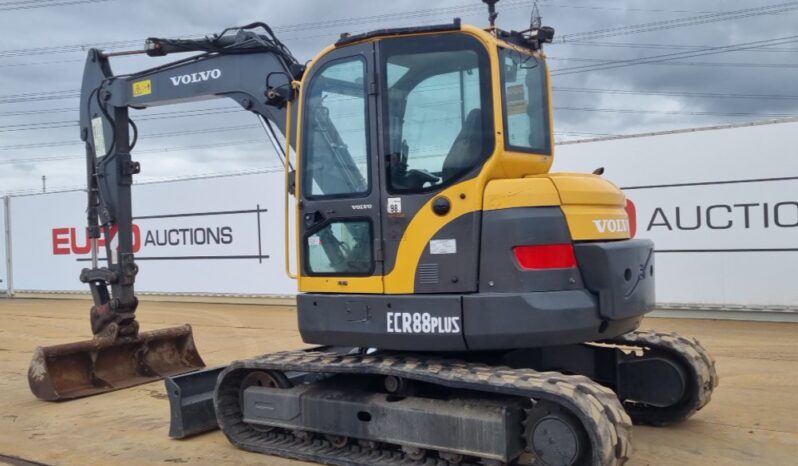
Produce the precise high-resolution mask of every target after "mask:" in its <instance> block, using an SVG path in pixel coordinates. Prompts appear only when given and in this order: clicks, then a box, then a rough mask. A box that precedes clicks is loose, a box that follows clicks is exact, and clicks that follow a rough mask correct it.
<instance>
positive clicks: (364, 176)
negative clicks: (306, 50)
mask: <svg viewBox="0 0 798 466" xmlns="http://www.w3.org/2000/svg"><path fill="white" fill-rule="evenodd" d="M496 1H497V0H486V1H485V3H487V4H488V9H489V15H490V16H489V17H490V23H489V26H488V27H487V28H478V27H474V26H468V25H464V24H461V23H460V21H459V20H458V19H455V20H454V21H453V22H452V23H449V24H441V25H433V26H422V27H409V28H396V29H381V30H376V31H372V32H367V33H363V34H358V35H349V34H344V35H341V37H340V39H339V40H338V41H337V42H335V43H334V44H333V45H330V46H329V47H327V48H326V49H324V50H323V51H321V52H320V53H319V54H318V55H317V56H316V57H315V58H314V59H313V60H310V61H309V62H308V63H307V64H301V63H300V62H299V61H298V60H296V58H294V56H293V55H292V54H291V52H290V50H289V49H288V48H287V47H286V46H285V45H284V44H283V43H281V42H280V41H279V40H278V39H277V38H276V37H275V35H274V34H273V33H272V31H271V29H270V28H269V27H268V26H267V25H266V24H263V23H254V24H250V25H247V26H243V27H236V28H230V29H226V30H224V31H223V32H222V33H220V34H217V35H213V36H210V37H207V38H204V39H190V40H175V39H162V38H151V39H148V40H147V41H146V47H145V49H144V50H140V51H131V52H116V53H105V52H102V51H100V50H96V49H92V50H90V51H89V53H88V60H87V62H86V65H85V74H84V79H83V87H82V95H81V102H80V105H81V107H80V132H81V138H82V140H83V141H85V147H86V155H87V158H86V161H87V165H86V168H87V180H88V190H87V193H88V210H87V214H88V234H89V236H90V238H91V241H92V245H93V253H92V260H93V263H92V266H91V267H90V268H87V269H84V270H83V272H82V274H81V280H82V281H84V282H85V283H87V284H88V285H89V286H90V288H91V291H92V295H93V299H94V306H93V307H92V310H91V325H92V330H93V332H94V334H95V338H94V339H93V340H91V341H87V342H78V343H72V344H68V345H59V346H56V347H47V348H39V349H37V351H36V354H35V355H34V358H33V361H32V363H31V368H30V371H29V381H30V386H31V389H32V390H33V392H34V393H35V394H36V395H37V396H38V397H40V398H42V399H47V400H63V399H69V398H76V397H80V396H86V395H91V394H95V393H102V392H106V391H109V390H112V389H116V388H121V387H127V386H131V385H134V384H137V383H143V382H147V381H151V380H155V379H158V378H160V377H167V376H173V375H175V374H179V373H182V372H188V371H192V370H196V369H199V368H201V367H203V366H204V364H203V362H202V359H201V358H200V356H199V353H198V352H197V350H196V348H195V347H194V340H193V337H192V334H191V329H190V327H188V326H185V327H178V328H174V329H166V330H157V331H154V332H139V331H138V324H137V321H136V318H135V311H136V307H137V300H136V297H135V294H134V288H133V287H134V282H135V277H136V274H137V271H138V268H137V266H136V263H135V259H134V255H133V249H132V246H133V243H132V209H131V185H132V180H133V176H134V175H136V174H137V173H139V171H140V165H139V163H138V162H135V161H133V160H132V158H131V152H132V149H133V147H134V146H135V143H136V139H137V132H138V130H137V129H136V126H135V124H134V122H133V120H132V119H131V118H130V112H131V109H135V110H137V111H138V110H141V109H145V108H150V107H156V106H159V105H169V104H174V103H182V102H189V101H195V100H199V99H209V98H227V99H232V100H233V101H235V102H236V103H237V104H238V105H239V106H240V107H242V108H243V109H244V110H246V111H249V112H252V113H254V114H255V115H256V116H257V117H258V118H259V119H260V120H261V122H262V123H263V125H264V127H265V128H266V130H267V134H268V135H269V137H270V139H272V141H273V142H274V143H275V145H276V147H277V148H278V155H280V156H281V157H282V161H283V164H284V167H285V185H286V186H285V203H286V213H285V216H286V217H285V220H286V230H285V231H286V245H285V246H286V269H287V272H288V273H289V274H290V275H292V276H294V277H295V278H297V280H298V288H299V294H298V296H297V300H296V304H297V315H298V326H299V331H300V334H301V336H302V339H303V341H304V342H306V343H308V344H315V345H319V346H316V347H313V348H310V349H305V350H298V351H287V352H279V353H272V354H265V355H262V356H259V357H256V358H253V359H244V360H240V361H235V362H232V363H231V364H229V365H227V366H224V367H220V368H215V369H210V370H204V371H199V372H196V373H194V374H188V375H185V376H179V377H170V378H169V379H168V380H167V387H172V388H173V389H174V394H175V395H178V396H179V397H182V398H183V400H182V402H184V403H187V404H185V405H179V406H177V407H175V406H174V405H173V413H172V414H173V421H174V417H175V416H178V417H180V416H188V417H191V416H193V417H194V419H195V420H197V419H200V418H202V417H203V416H205V418H208V417H210V418H212V424H213V427H216V426H217V425H218V427H220V428H221V429H222V431H223V432H224V434H225V435H226V436H227V438H228V439H229V440H230V442H232V444H233V445H235V446H237V447H239V448H241V449H244V450H248V451H252V452H258V453H263V454H268V455H279V456H284V457H289V458H295V459H300V460H306V461H313V462H319V463H326V464H335V465H363V466H370V465H416V464H417V465H421V464H423V465H454V464H464V465H465V464H468V465H476V464H479V465H503V464H537V465H547V466H576V465H601V466H616V465H622V464H624V463H625V462H626V461H627V459H628V458H629V456H630V454H631V449H632V443H631V434H632V423H639V424H650V425H665V424H670V423H673V422H677V421H681V420H683V419H686V418H688V417H690V416H691V415H693V414H694V413H695V412H696V411H698V410H699V409H701V408H703V407H704V406H705V405H706V404H707V403H708V402H709V399H710V395H711V394H712V391H713V389H714V388H715V387H716V385H717V383H718V377H717V374H716V371H715V367H714V362H713V360H712V358H711V357H710V356H709V354H708V353H707V351H706V350H705V349H704V348H703V347H702V346H701V345H700V344H699V342H698V341H696V340H695V339H694V338H689V337H683V336H680V335H677V334H673V333H657V332H653V331H639V330H638V326H639V325H640V322H641V320H642V318H643V316H644V315H645V314H646V313H648V312H649V311H651V310H652V309H653V307H654V303H655V294H654V274H655V265H654V245H653V243H652V242H651V241H649V240H645V239H635V238H632V237H631V235H630V228H629V220H628V216H627V213H626V210H625V206H626V198H625V196H624V194H623V193H622V192H621V191H620V190H619V189H618V188H617V187H616V186H615V185H614V184H612V183H611V182H609V181H607V180H606V179H605V178H603V177H602V176H600V175H599V174H580V173H552V172H550V168H551V165H552V161H553V157H554V139H553V121H552V120H553V118H552V103H551V102H552V96H551V79H550V75H549V72H548V68H547V65H546V59H545V55H544V53H543V51H542V47H543V45H544V44H546V43H550V42H551V41H552V37H553V35H554V30H553V29H552V28H549V27H543V26H540V25H536V26H535V27H531V28H530V29H528V30H524V31H505V30H501V29H499V28H498V27H496V25H495V19H496V16H497V14H496V10H495V3H496ZM135 53H141V54H146V55H149V56H154V57H163V56H166V55H171V54H177V53H190V55H188V56H187V57H185V58H181V59H179V60H177V61H173V62H170V63H166V64H162V65H159V66H156V67H153V68H150V69H146V70H143V71H140V72H136V73H131V74H125V75H114V74H113V72H112V71H111V68H110V65H109V61H110V59H111V58H112V57H116V56H119V55H128V54H135ZM264 189H267V188H266V187H264ZM290 196H293V199H294V200H293V201H292V203H291V202H289V200H290V199H291V197H290ZM291 210H293V211H294V213H295V218H294V220H293V221H295V228H294V229H289V228H288V222H289V220H290V217H289V211H291ZM103 243H104V244H103ZM291 243H293V245H294V247H295V252H294V254H293V255H291V254H289V252H290V250H289V246H290V244H291ZM100 245H103V246H104V256H105V257H104V260H105V261H106V262H107V264H106V266H103V267H101V266H100V265H99V260H100V259H101V258H100V257H99V256H100V255H101V254H100V252H99V247H100ZM291 257H294V258H295V260H291ZM293 264H296V265H295V271H294V270H291V269H292V268H294V267H292V265H293ZM203 374H205V376H207V374H211V379H210V382H209V383H206V386H205V387H204V388H203V389H202V390H199V391H196V390H195V391H194V392H190V391H186V392H183V393H182V394H181V393H179V388H180V385H179V384H177V385H175V382H176V381H179V380H180V379H181V377H187V378H188V380H195V381H196V380H199V379H198V378H193V377H195V376H196V377H200V376H202V375H203ZM192 378H193V379H192ZM170 383H171V385H170ZM170 396H172V393H171V392H170ZM189 398H190V399H192V401H187V399H189ZM191 403H195V405H193V406H194V408H196V409H195V411H193V412H189V411H190V410H188V411H187V410H183V408H185V406H188V405H191ZM181 410H182V411H181ZM203 412H204V414H202V413H203ZM206 420H207V419H206ZM197 422H198V421H197ZM189 424H191V423H190V422H189ZM206 427H209V426H206ZM200 430H202V429H201V428H199V427H197V426H196V425H195V426H193V427H192V426H188V427H187V429H186V430H185V431H183V434H186V435H187V434H190V433H196V432H198V431H200ZM174 436H176V437H181V436H184V435H181V434H180V433H178V434H176V435H174Z"/></svg>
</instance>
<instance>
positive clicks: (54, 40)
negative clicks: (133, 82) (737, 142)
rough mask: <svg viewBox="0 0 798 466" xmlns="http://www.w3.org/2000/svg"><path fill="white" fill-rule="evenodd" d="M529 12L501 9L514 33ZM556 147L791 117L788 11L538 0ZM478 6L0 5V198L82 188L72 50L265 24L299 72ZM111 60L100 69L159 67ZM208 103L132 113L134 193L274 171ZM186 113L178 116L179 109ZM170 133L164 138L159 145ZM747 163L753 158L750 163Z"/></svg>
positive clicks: (693, 2)
mask: <svg viewBox="0 0 798 466" xmlns="http://www.w3.org/2000/svg"><path fill="white" fill-rule="evenodd" d="M533 4H534V2H533V1H527V0H501V1H499V3H498V4H497V9H498V12H499V16H498V19H497V25H498V26H499V27H500V28H502V29H507V30H512V29H514V30H521V29H526V28H527V27H528V25H529V20H530V14H531V12H532V7H533ZM537 4H538V9H539V11H540V15H541V16H542V18H543V24H544V25H549V26H552V27H554V28H555V30H556V35H555V42H554V43H553V44H549V45H548V46H547V47H546V54H547V56H548V59H549V66H550V68H551V71H552V84H553V86H554V102H553V103H554V106H555V132H556V140H557V141H558V142H562V141H569V140H578V139H587V138H593V137H601V136H608V135H621V134H637V133H644V132H652V131H663V130H671V129H680V128H692V127H701V126H712V125H720V124H729V123H744V122H748V121H762V120H770V119H776V118H785V117H791V116H798V79H796V78H798V35H796V34H798V31H797V30H796V29H795V24H798V2H784V1H779V0H770V1H768V0H763V1H751V0H748V1H737V0H699V1H697V0H668V1H664V0H625V1H624V0H604V1H599V0H539V1H538V2H537ZM486 11H487V10H486V8H485V6H484V5H483V4H482V3H481V2H480V1H479V0H445V1H437V2H429V1H421V0H393V1H390V2H384V1H373V0H372V1H368V0H337V1H321V0H315V1H314V0H292V1H290V2H286V1H280V2H277V1H265V0H262V1H253V0H250V1H244V0H238V1H232V0H214V1H210V0H169V1H163V0H0V30H2V31H3V34H2V36H0V194H3V193H25V192H40V191H41V190H42V176H46V184H47V189H48V190H55V189H61V188H66V187H72V188H75V187H81V186H83V185H85V162H84V160H83V146H82V143H81V142H80V139H79V131H78V122H77V120H78V98H77V91H78V89H79V88H80V82H81V75H82V72H83V62H84V60H85V56H86V50H88V48H90V47H99V48H103V49H105V50H108V51H121V50H133V49H139V48H141V45H143V40H144V38H146V37H152V36H155V37H185V36H196V35H202V34H209V33H214V32H219V31H221V30H222V29H224V28H225V27H228V26H235V25H242V24H246V23H251V22H254V21H264V22H266V23H268V24H270V25H271V26H272V27H273V28H274V30H275V32H276V33H277V35H278V37H279V38H280V39H281V40H282V41H283V42H284V43H285V44H286V45H287V46H288V47H289V48H290V49H291V50H292V52H293V54H294V55H295V56H296V57H297V58H298V59H299V61H301V62H305V61H307V60H309V59H311V58H313V57H314V56H315V55H316V53H317V52H318V51H320V50H321V49H322V48H324V47H325V46H327V45H329V44H330V43H332V42H334V41H335V40H336V39H337V38H338V36H339V35H340V34H341V33H343V32H350V33H358V32H364V31H368V30H372V29H380V28H387V27H401V26H413V25H424V24H437V23H446V22H450V21H451V19H452V18H453V17H460V18H462V20H463V22H465V23H469V24H473V25H476V26H481V27H484V26H486V25H487V13H486ZM176 58H177V56H169V57H167V59H166V60H164V59H152V58H147V57H138V56H135V57H120V58H114V59H112V62H111V64H112V68H113V70H114V72H115V73H118V74H121V73H124V72H132V71H136V70H141V69H145V68H148V67H150V66H153V65H155V64H159V63H162V62H164V61H168V60H174V59H176ZM231 105H232V102H231V101H227V100H214V101H206V102H201V103H193V104H184V105H179V106H171V107H161V108H157V109H148V110H145V111H137V112H135V113H134V114H133V115H134V117H135V116H139V115H140V116H144V115H151V116H155V115H156V114H157V113H161V112H175V111H181V112H182V111H186V112H187V113H181V114H171V115H170V116H169V117H168V118H163V117H162V118H154V119H149V120H146V121H145V120H142V121H140V122H139V123H138V126H139V133H140V141H139V144H138V145H137V147H136V151H134V160H138V161H139V162H141V165H142V172H141V174H140V175H137V178H136V180H137V182H146V181H154V180H163V179H170V178H180V177H189V176H198V175H207V174H218V173H236V172H245V171H250V170H262V169H267V168H270V167H276V166H279V160H278V159H277V157H276V156H275V153H274V151H273V149H272V148H271V146H270V144H269V142H268V139H267V138H266V135H265V133H264V132H263V130H262V128H261V127H260V126H259V125H258V122H257V120H255V117H254V116H253V115H252V114H251V113H249V112H246V111H243V110H241V111H230V112H224V113H213V114H210V115H196V113H207V112H196V110H198V109H230V108H231ZM191 110H194V114H193V115H192V113H191V112H190V111H191ZM174 133H178V134H174ZM752 156H755V154H752Z"/></svg>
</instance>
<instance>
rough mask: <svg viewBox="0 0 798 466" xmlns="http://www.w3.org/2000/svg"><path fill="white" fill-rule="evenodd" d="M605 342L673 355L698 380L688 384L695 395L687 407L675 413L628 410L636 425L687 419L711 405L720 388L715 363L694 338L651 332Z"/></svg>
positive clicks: (688, 395)
mask: <svg viewBox="0 0 798 466" xmlns="http://www.w3.org/2000/svg"><path fill="white" fill-rule="evenodd" d="M602 343H610V344H615V345H623V346H634V347H639V348H644V349H645V348H650V349H657V350H660V351H663V352H666V353H670V354H671V355H673V356H675V357H677V358H678V359H680V360H681V361H682V362H683V364H684V365H685V366H686V367H687V368H688V370H689V371H690V372H691V377H693V378H694V380H695V383H694V384H691V385H689V387H690V388H692V392H691V393H688V394H687V396H686V397H685V405H681V406H679V407H678V408H677V409H675V410H668V408H664V409H663V408H660V409H646V408H639V407H635V406H628V407H627V409H628V410H629V412H630V414H631V415H632V418H633V419H634V420H635V422H636V423H643V424H652V425H666V424H670V423H673V422H678V421H682V420H684V419H687V418H689V417H690V416H692V415H693V414H695V413H696V412H697V411H698V410H700V409H701V408H703V407H704V406H706V405H707V403H709V400H710V399H711V398H712V392H713V391H714V390H715V388H716V387H717V386H718V383H719V378H718V372H717V370H716V369H715V360H714V359H712V357H711V356H710V355H709V352H708V351H707V350H706V349H705V348H704V347H703V346H702V345H701V343H700V342H699V341H698V340H697V339H696V338H694V337H690V338H688V337H685V336H682V335H679V334H678V333H662V332H655V331H653V330H649V331H635V332H630V333H627V334H625V335H621V336H619V337H616V338H612V339H610V340H605V341H603V342H602Z"/></svg>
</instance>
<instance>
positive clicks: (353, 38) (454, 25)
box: [335, 18, 460, 47]
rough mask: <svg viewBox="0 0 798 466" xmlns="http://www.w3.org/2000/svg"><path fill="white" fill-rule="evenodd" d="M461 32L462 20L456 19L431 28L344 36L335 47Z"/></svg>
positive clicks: (390, 29)
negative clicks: (412, 35)
mask: <svg viewBox="0 0 798 466" xmlns="http://www.w3.org/2000/svg"><path fill="white" fill-rule="evenodd" d="M459 30H460V18H454V19H453V20H452V22H451V23H449V24H432V25H429V26H415V27H404V28H387V29H375V30H373V31H368V32H364V33H362V34H353V35H349V36H343V35H342V37H341V38H340V39H338V41H337V42H336V43H335V46H336V47H341V46H344V45H348V44H351V43H354V42H358V41H361V40H365V39H371V38H372V37H390V36H400V35H404V34H418V33H424V32H446V31H459Z"/></svg>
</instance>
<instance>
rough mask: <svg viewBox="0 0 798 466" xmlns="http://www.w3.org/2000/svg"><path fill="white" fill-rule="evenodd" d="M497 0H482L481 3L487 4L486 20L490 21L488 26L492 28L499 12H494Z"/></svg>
mask: <svg viewBox="0 0 798 466" xmlns="http://www.w3.org/2000/svg"><path fill="white" fill-rule="evenodd" d="M498 1H499V0H482V3H485V4H486V5H488V22H490V27H491V29H493V28H494V27H495V25H496V17H497V16H499V13H497V12H496V3H497V2H498Z"/></svg>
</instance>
